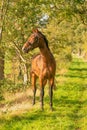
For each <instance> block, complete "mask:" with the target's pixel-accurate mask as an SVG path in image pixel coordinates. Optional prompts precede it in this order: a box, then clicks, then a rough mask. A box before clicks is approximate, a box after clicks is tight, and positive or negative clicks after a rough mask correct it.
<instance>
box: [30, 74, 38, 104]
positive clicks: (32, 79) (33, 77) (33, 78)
mask: <svg viewBox="0 0 87 130" xmlns="http://www.w3.org/2000/svg"><path fill="white" fill-rule="evenodd" d="M36 78H37V77H36V75H35V74H34V73H33V72H32V73H31V83H32V90H33V100H32V104H33V105H34V104H35V95H36Z"/></svg>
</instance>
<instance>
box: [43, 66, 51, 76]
mask: <svg viewBox="0 0 87 130" xmlns="http://www.w3.org/2000/svg"><path fill="white" fill-rule="evenodd" d="M43 75H44V77H46V78H50V77H51V76H52V75H53V72H52V67H50V66H46V67H44V68H43Z"/></svg>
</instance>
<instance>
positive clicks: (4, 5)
mask: <svg viewBox="0 0 87 130" xmlns="http://www.w3.org/2000/svg"><path fill="white" fill-rule="evenodd" d="M0 5H1V11H0V15H1V16H0V21H1V23H0V80H2V79H3V78H4V57H5V52H4V46H3V44H4V43H3V31H4V28H5V18H6V13H7V10H8V5H9V0H6V1H3V0H2V1H1V2H0Z"/></svg>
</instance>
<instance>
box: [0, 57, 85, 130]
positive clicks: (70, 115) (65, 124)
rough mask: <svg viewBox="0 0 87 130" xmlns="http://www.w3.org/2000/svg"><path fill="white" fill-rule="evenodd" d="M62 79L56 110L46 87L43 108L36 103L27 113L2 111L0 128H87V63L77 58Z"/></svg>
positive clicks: (5, 129) (18, 129) (40, 129)
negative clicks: (52, 107) (50, 106)
mask: <svg viewBox="0 0 87 130" xmlns="http://www.w3.org/2000/svg"><path fill="white" fill-rule="evenodd" d="M59 78H60V76H57V80H58V79H59ZM63 80H64V82H62V83H61V82H58V84H57V89H56V91H54V99H53V102H54V111H53V112H51V111H50V108H49V96H48V92H47V91H48V89H45V99H44V100H45V101H44V102H45V103H44V105H45V107H44V111H41V110H40V106H39V105H38V103H37V104H36V105H35V106H34V107H33V109H31V110H28V111H27V112H25V113H24V114H23V113H22V114H16V115H10V113H9V112H8V113H3V115H2V116H1V117H0V130H87V63H85V62H83V61H82V60H81V59H74V60H73V62H72V63H71V65H70V67H69V71H68V72H67V73H66V74H65V75H63ZM37 102H39V97H38V98H37Z"/></svg>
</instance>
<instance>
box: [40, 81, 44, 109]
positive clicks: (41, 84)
mask: <svg viewBox="0 0 87 130" xmlns="http://www.w3.org/2000/svg"><path fill="white" fill-rule="evenodd" d="M43 99H44V85H43V80H41V79H40V102H41V110H43V109H44V103H43Z"/></svg>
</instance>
